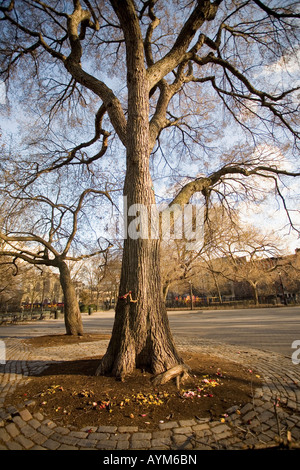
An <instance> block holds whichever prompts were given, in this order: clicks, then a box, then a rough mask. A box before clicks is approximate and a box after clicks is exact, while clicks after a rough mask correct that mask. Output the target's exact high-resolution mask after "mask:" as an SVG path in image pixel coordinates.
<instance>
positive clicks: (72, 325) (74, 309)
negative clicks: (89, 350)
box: [58, 261, 83, 336]
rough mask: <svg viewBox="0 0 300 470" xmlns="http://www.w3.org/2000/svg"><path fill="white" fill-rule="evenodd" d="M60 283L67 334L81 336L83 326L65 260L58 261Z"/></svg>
mask: <svg viewBox="0 0 300 470" xmlns="http://www.w3.org/2000/svg"><path fill="white" fill-rule="evenodd" d="M58 269H59V275H60V283H61V287H62V290H63V294H64V319H65V327H66V334H67V335H74V336H82V335H83V326H82V320H81V315H80V310H79V304H78V300H77V296H76V292H75V288H74V284H73V283H72V280H71V275H70V270H69V268H68V266H67V263H66V262H65V261H60V262H59V263H58Z"/></svg>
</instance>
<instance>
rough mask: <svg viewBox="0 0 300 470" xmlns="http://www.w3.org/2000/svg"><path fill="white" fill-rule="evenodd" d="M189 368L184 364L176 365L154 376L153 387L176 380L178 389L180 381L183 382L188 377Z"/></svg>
mask: <svg viewBox="0 0 300 470" xmlns="http://www.w3.org/2000/svg"><path fill="white" fill-rule="evenodd" d="M189 372H190V368H189V367H188V366H187V365H186V364H178V365H177V366H174V367H172V368H171V369H168V370H166V371H165V372H162V373H161V374H158V375H156V376H155V377H154V378H153V379H152V383H153V385H154V386H157V385H163V384H165V383H167V382H168V381H169V380H172V379H176V385H177V388H179V384H180V381H181V380H182V381H184V380H186V379H187V378H188V377H189Z"/></svg>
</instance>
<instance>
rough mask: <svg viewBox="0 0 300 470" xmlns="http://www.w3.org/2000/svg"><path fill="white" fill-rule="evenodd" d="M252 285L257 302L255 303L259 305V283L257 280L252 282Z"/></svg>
mask: <svg viewBox="0 0 300 470" xmlns="http://www.w3.org/2000/svg"><path fill="white" fill-rule="evenodd" d="M250 285H251V287H252V289H253V294H254V302H255V305H259V298H258V289H257V285H256V283H255V282H250Z"/></svg>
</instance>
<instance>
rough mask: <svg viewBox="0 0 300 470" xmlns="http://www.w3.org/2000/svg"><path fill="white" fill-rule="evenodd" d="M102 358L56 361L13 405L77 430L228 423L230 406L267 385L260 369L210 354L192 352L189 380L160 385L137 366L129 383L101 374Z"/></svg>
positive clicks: (11, 398)
mask: <svg viewBox="0 0 300 470" xmlns="http://www.w3.org/2000/svg"><path fill="white" fill-rule="evenodd" d="M100 359H101V357H98V358H95V357H92V358H84V359H82V360H80V359H79V360H76V361H64V362H61V363H53V364H51V365H50V366H49V367H48V368H47V369H46V370H44V371H43V372H42V373H41V375H39V376H35V377H32V378H31V380H29V381H28V382H27V383H26V384H24V385H20V386H19V387H18V388H17V389H16V390H15V392H14V393H12V394H9V395H8V396H7V398H6V402H7V404H9V405H18V404H20V403H22V402H23V403H24V402H26V403H28V405H30V411H31V413H35V412H40V413H42V414H43V416H44V417H45V418H49V419H51V420H53V421H54V422H55V423H57V424H60V425H63V426H68V425H71V426H74V427H75V428H76V429H82V428H86V427H89V426H90V427H91V428H93V427H97V426H105V425H110V426H138V427H139V428H142V429H148V430H151V429H156V428H157V425H158V423H165V422H167V421H179V420H186V419H195V418H196V419H197V418H200V419H201V418H209V419H211V420H218V419H219V420H220V421H222V422H224V421H225V420H226V417H227V413H226V411H227V410H228V409H229V408H230V407H232V406H234V405H235V406H237V407H242V406H244V405H245V404H246V403H248V402H249V401H251V399H252V397H253V394H254V392H255V388H256V387H257V386H259V385H260V384H261V380H260V377H259V375H258V374H256V373H255V371H253V370H251V369H247V368H246V367H243V366H242V365H240V364H238V363H235V362H230V361H228V360H224V359H223V358H219V357H212V356H209V355H208V354H198V353H197V354H196V353H193V354H192V353H186V354H184V355H183V359H184V361H185V363H186V364H187V365H188V366H189V367H190V375H189V377H188V379H187V380H186V381H185V382H184V383H181V384H180V387H179V389H178V388H177V386H176V382H175V380H172V381H169V382H167V383H165V384H163V385H160V386H154V385H153V383H152V379H153V375H152V374H150V373H148V372H147V371H144V370H138V369H137V370H135V371H134V373H132V374H131V375H130V376H128V377H127V378H126V379H125V381H124V382H120V381H116V379H115V378H114V377H110V376H95V371H96V369H97V367H98V365H99V361H100Z"/></svg>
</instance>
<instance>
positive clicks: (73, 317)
mask: <svg viewBox="0 0 300 470" xmlns="http://www.w3.org/2000/svg"><path fill="white" fill-rule="evenodd" d="M11 177H12V176H11V175H10V176H9V178H10V179H11ZM47 189H49V188H46V189H45V193H47ZM55 192H56V194H55ZM53 193H54V194H53V197H52V198H51V197H50V196H49V195H47V196H46V195H45V194H42V193H41V192H39V191H35V192H33V189H31V191H29V190H28V189H27V190H26V191H25V190H23V188H22V189H21V190H20V189H19V186H18V185H17V188H14V189H12V185H11V183H10V184H7V185H5V184H4V186H2V191H1V196H2V214H3V219H2V223H1V228H0V240H1V242H2V243H1V247H0V254H1V255H2V256H3V257H7V258H8V259H11V260H12V263H13V264H14V266H15V267H16V268H17V261H18V260H22V261H25V262H26V263H29V264H31V265H34V266H36V267H37V268H40V269H41V270H42V269H43V267H45V266H46V267H47V266H48V267H54V268H57V269H58V270H59V274H60V283H61V287H62V291H63V295H64V315H65V326H66V333H67V334H68V335H82V334H83V327H82V321H81V315H80V311H79V305H78V300H77V296H76V291H75V288H74V285H73V283H72V279H71V274H70V269H69V266H68V262H70V261H79V260H84V259H88V258H89V257H91V256H94V255H95V254H98V253H103V252H104V251H105V250H107V249H108V244H107V243H106V246H103V247H101V246H100V243H99V241H100V240H98V249H95V248H94V250H91V246H90V245H89V244H88V243H86V246H82V241H80V239H79V233H78V232H79V231H80V225H81V222H82V221H81V218H82V213H83V209H84V204H86V203H87V202H88V199H89V198H90V199H91V196H92V197H95V195H98V196H99V195H101V196H104V197H106V198H109V199H110V197H109V195H108V193H107V192H106V191H101V190H84V191H83V192H82V193H81V194H80V195H79V197H78V198H75V197H74V194H73V195H72V203H70V204H68V202H67V200H66V199H67V194H66V192H64V193H63V195H62V196H63V197H62V199H64V202H61V200H60V199H61V191H60V188H58V189H56V191H53ZM55 196H56V197H55ZM52 199H53V200H52ZM79 247H81V251H79ZM87 249H89V250H90V251H87ZM83 250H84V251H83Z"/></svg>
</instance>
